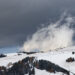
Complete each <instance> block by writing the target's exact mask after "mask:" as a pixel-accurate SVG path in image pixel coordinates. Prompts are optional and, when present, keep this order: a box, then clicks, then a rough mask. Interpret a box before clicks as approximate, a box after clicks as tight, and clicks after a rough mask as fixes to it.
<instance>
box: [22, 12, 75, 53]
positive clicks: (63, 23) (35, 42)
mask: <svg viewBox="0 0 75 75" xmlns="http://www.w3.org/2000/svg"><path fill="white" fill-rule="evenodd" d="M72 23H74V17H71V16H70V15H68V16H66V13H64V14H63V15H62V16H61V18H60V19H59V20H58V21H57V22H55V23H50V24H49V25H48V26H47V27H43V28H41V29H38V30H37V31H36V32H35V33H34V34H33V35H32V38H30V39H27V41H25V43H24V45H23V47H22V48H21V50H24V51H27V52H30V51H36V50H38V51H44V52H46V51H49V50H55V49H58V48H64V47H68V46H72V45H73V40H72V38H73V34H74V31H73V29H72V28H71V25H72Z"/></svg>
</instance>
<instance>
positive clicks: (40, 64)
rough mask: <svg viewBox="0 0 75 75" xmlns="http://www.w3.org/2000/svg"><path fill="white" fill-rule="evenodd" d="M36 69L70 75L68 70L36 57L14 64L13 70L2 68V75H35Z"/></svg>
mask: <svg viewBox="0 0 75 75" xmlns="http://www.w3.org/2000/svg"><path fill="white" fill-rule="evenodd" d="M35 68H37V69H40V70H46V71H48V72H50V73H51V72H53V73H56V72H62V73H64V74H66V75H69V71H67V70H66V69H64V68H62V67H60V66H58V65H56V64H54V63H52V62H50V61H46V60H37V59H36V58H35V57H26V58H25V59H23V60H22V61H19V62H17V63H14V64H13V66H12V67H11V68H8V69H7V68H5V67H1V68H0V75H25V74H28V75H35Z"/></svg>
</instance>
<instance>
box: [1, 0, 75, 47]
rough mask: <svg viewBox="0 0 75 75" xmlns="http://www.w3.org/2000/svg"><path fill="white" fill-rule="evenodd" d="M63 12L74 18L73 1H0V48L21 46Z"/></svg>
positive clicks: (74, 0) (74, 8) (74, 2)
mask: <svg viewBox="0 0 75 75" xmlns="http://www.w3.org/2000/svg"><path fill="white" fill-rule="evenodd" d="M64 11H67V12H68V13H70V14H71V15H73V16H75V0H0V47H7V46H21V45H23V43H24V42H25V41H26V39H27V37H31V35H32V34H33V33H34V32H36V31H37V29H39V28H41V27H42V26H43V24H44V25H45V26H47V24H48V23H49V22H54V21H57V20H58V19H59V18H60V15H61V14H62V13H63V12H64Z"/></svg>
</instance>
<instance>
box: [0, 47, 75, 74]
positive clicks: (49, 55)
mask: <svg viewBox="0 0 75 75" xmlns="http://www.w3.org/2000/svg"><path fill="white" fill-rule="evenodd" d="M72 52H75V47H68V48H63V49H58V50H55V51H50V52H46V53H36V54H30V55H27V54H24V53H19V55H18V53H10V54H6V55H7V57H3V58H0V66H5V67H7V66H8V64H9V63H10V62H12V63H15V62H18V61H19V60H22V59H24V58H26V57H27V56H29V57H31V56H34V57H36V59H37V60H41V59H43V60H47V61H50V62H52V63H54V64H56V65H59V66H60V67H62V68H64V69H66V70H68V71H70V72H73V73H75V61H74V62H66V59H68V58H70V57H72V58H74V59H75V54H72ZM35 71H36V75H42V74H43V75H62V73H55V74H54V73H49V72H47V71H45V70H43V71H42V70H39V69H35ZM70 75H71V74H70Z"/></svg>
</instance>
